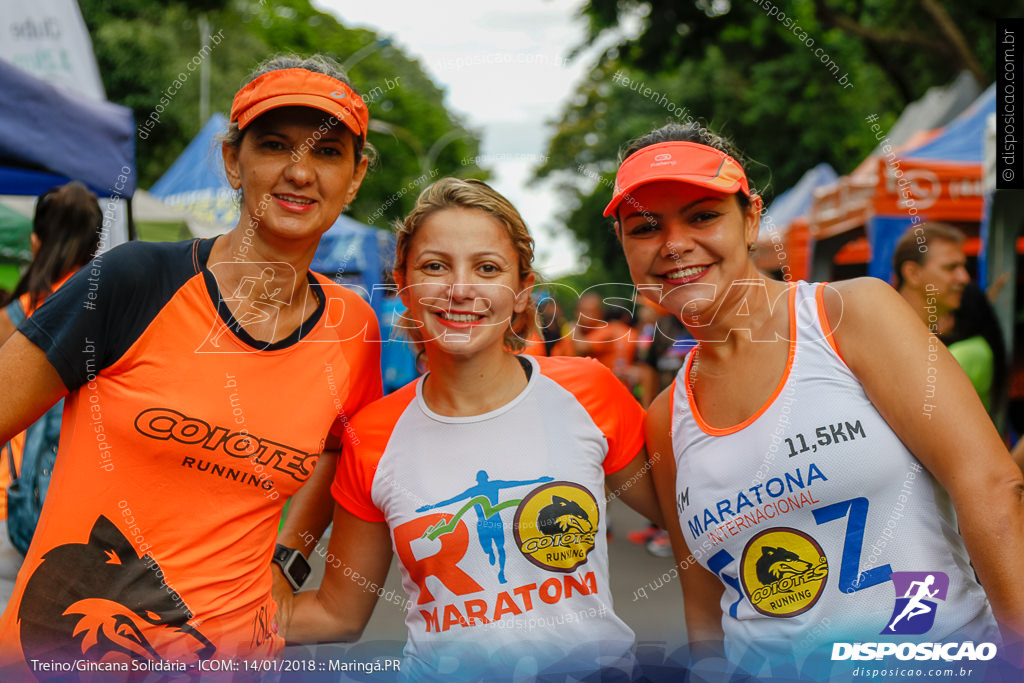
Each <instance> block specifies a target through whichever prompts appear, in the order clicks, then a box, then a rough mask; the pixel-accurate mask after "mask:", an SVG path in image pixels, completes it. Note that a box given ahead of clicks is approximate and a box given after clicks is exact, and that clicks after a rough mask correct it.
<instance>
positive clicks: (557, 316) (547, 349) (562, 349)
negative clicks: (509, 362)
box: [524, 293, 576, 356]
mask: <svg viewBox="0 0 1024 683" xmlns="http://www.w3.org/2000/svg"><path fill="white" fill-rule="evenodd" d="M537 322H538V323H539V324H538V329H536V330H534V331H533V332H532V333H531V334H530V339H528V340H527V343H526V350H525V351H524V353H528V354H530V355H531V356H573V355H576V349H575V347H574V346H573V342H572V330H571V329H570V328H569V325H568V323H566V320H565V316H564V315H562V309H561V307H560V306H559V305H558V302H557V301H555V299H554V298H552V297H550V296H545V295H543V293H542V294H541V296H540V303H539V304H537Z"/></svg>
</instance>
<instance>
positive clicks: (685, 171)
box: [604, 142, 750, 216]
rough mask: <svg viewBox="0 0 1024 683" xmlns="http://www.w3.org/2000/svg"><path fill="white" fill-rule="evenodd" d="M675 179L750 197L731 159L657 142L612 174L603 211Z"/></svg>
mask: <svg viewBox="0 0 1024 683" xmlns="http://www.w3.org/2000/svg"><path fill="white" fill-rule="evenodd" d="M659 180H675V181H678V182H681V183H690V184H691V185H699V186H701V187H706V188H708V189H709V190H717V191H719V192H725V193H728V194H731V193H734V192H742V193H743V194H745V195H747V196H748V197H749V196H750V186H749V185H748V184H747V174H746V173H744V172H743V167H742V166H740V165H739V163H737V161H736V160H735V159H733V158H732V157H731V156H729V155H728V154H726V153H725V152H721V151H719V150H717V149H715V148H714V147H709V146H707V145H702V144H700V143H697V142H659V143H658V144H656V145H651V146H649V147H644V148H643V149H641V150H639V151H636V152H634V153H633V154H631V155H629V157H628V158H627V159H626V160H625V161H623V162H622V165H621V166H619V172H618V173H616V174H615V188H614V190H613V193H612V200H611V201H610V202H608V206H606V207H605V208H604V215H605V216H611V215H612V214H613V213H615V210H616V209H617V208H618V207H619V204H621V203H622V200H623V199H625V197H626V195H627V194H629V193H630V192H632V191H633V190H635V189H636V188H638V187H640V186H641V185H646V184H647V183H653V182H656V181H659Z"/></svg>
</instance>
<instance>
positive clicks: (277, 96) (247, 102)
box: [231, 69, 370, 138]
mask: <svg viewBox="0 0 1024 683" xmlns="http://www.w3.org/2000/svg"><path fill="white" fill-rule="evenodd" d="M279 107H312V108H313V109H319V110H320V111H323V112H327V113H328V114H330V115H331V116H333V117H334V118H335V119H337V120H338V121H341V122H342V123H344V124H345V126H346V127H347V128H348V129H349V130H350V131H352V132H353V133H355V134H356V135H357V136H358V137H361V138H365V137H366V127H367V124H368V123H369V121H370V112H369V110H368V109H367V108H366V102H363V98H361V97H360V96H359V95H358V94H357V93H356V91H355V90H353V89H352V88H351V87H349V86H348V85H346V84H345V83H343V82H341V81H339V80H338V79H337V78H334V77H332V76H328V75H327V74H322V73H317V72H315V71H308V70H306V69H276V70H274V71H269V72H267V73H265V74H263V75H262V76H260V77H259V78H256V79H254V80H253V81H252V82H251V83H248V84H247V85H246V86H245V87H244V88H242V89H241V90H239V91H238V94H237V95H235V99H234V101H233V102H232V103H231V120H232V121H236V122H238V129H239V130H244V129H245V127H246V126H248V125H249V124H250V123H252V122H253V119H255V118H256V117H257V116H259V115H260V114H264V113H266V112H268V111H270V110H271V109H277V108H279Z"/></svg>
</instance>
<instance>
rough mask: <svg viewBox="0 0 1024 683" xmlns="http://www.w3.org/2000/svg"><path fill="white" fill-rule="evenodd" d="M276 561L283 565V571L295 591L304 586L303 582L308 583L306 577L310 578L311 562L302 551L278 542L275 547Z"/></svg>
mask: <svg viewBox="0 0 1024 683" xmlns="http://www.w3.org/2000/svg"><path fill="white" fill-rule="evenodd" d="M274 562H276V563H277V564H278V566H280V567H281V571H282V572H284V577H285V578H286V579H288V583H289V584H291V587H292V590H293V591H297V590H299V589H300V588H302V584H304V583H306V579H308V578H309V573H310V571H311V570H310V568H309V562H306V558H305V557H303V556H302V553H300V552H299V551H298V550H295V549H294V548H289V547H287V546H283V545H281V544H280V543H278V544H277V547H276V548H274Z"/></svg>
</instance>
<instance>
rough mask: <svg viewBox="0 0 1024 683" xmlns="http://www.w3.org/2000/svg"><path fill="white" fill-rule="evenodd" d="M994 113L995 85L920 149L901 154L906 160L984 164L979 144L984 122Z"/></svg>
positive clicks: (983, 131) (982, 150)
mask: <svg viewBox="0 0 1024 683" xmlns="http://www.w3.org/2000/svg"><path fill="white" fill-rule="evenodd" d="M995 112H996V85H995V83H993V84H992V85H990V86H989V87H988V89H987V90H986V91H985V92H983V93H982V94H981V95H980V96H979V97H978V99H977V100H975V101H974V103H973V104H971V106H970V107H968V108H967V109H966V110H965V111H964V112H963V113H962V114H960V115H959V116H958V117H956V118H955V119H954V120H953V121H952V122H951V123H950V124H949V125H948V126H946V127H945V128H944V129H943V131H942V133H940V134H939V135H938V137H935V138H933V139H931V140H929V141H928V142H926V143H924V144H923V145H921V146H920V147H917V148H915V149H910V150H907V151H905V152H903V153H902V154H901V156H902V157H904V158H907V159H935V160H939V161H954V162H961V163H974V164H980V163H981V162H982V161H984V156H985V155H984V149H985V146H984V145H983V144H982V142H983V140H984V139H985V121H986V119H988V117H989V115H990V114H995Z"/></svg>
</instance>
